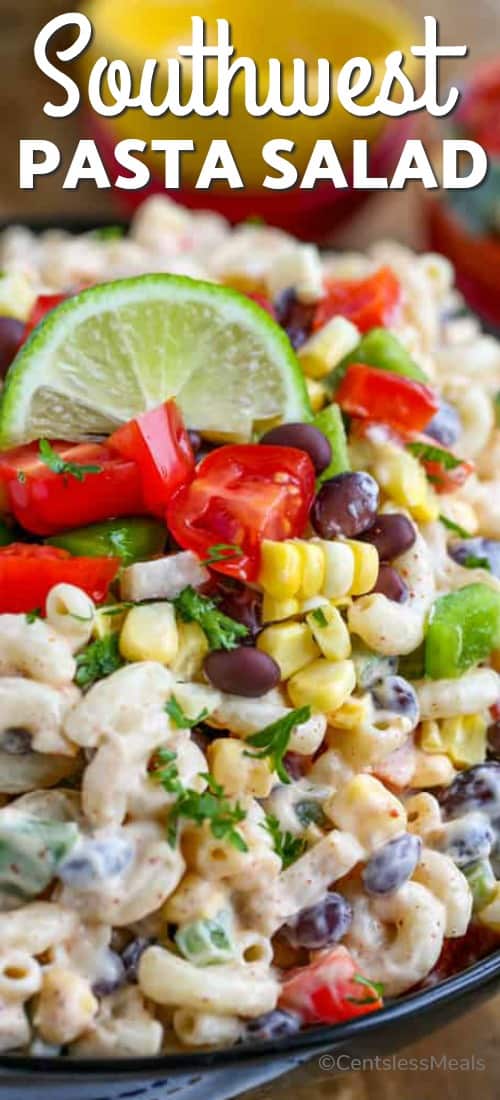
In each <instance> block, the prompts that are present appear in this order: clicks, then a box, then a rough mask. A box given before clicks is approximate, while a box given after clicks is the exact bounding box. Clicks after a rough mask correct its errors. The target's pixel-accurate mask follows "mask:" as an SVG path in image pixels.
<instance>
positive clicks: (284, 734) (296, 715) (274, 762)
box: [245, 707, 311, 783]
mask: <svg viewBox="0 0 500 1100" xmlns="http://www.w3.org/2000/svg"><path fill="white" fill-rule="evenodd" d="M310 717H311V708H310V707H298V708H297V709H296V710H291V711H290V712H289V713H288V714H284V715H283V717H282V718H278V719H277V720H276V722H271V724H270V725H269V726H265V728H264V729H263V730H260V731H259V733H254V734H252V736H251V737H247V738H246V742H247V745H253V747H254V748H256V749H260V750H261V752H246V753H245V756H253V757H255V759H256V760H263V759H264V758H265V757H266V756H268V757H269V761H270V764H271V766H272V769H273V771H275V772H276V774H277V775H278V776H279V778H280V779H281V782H282V783H290V776H289V775H288V772H287V770H286V768H285V765H284V763H283V757H284V755H285V753H286V751H287V748H288V742H289V741H290V737H291V736H292V733H293V730H294V729H295V726H299V725H300V724H301V723H302V722H307V721H308V719H309V718H310Z"/></svg>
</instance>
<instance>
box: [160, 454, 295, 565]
mask: <svg viewBox="0 0 500 1100" xmlns="http://www.w3.org/2000/svg"><path fill="white" fill-rule="evenodd" d="M314 484H315V474H314V467H313V464H312V462H311V459H310V458H309V455H307V454H305V452H304V451H299V450H296V449H295V447H272V446H266V445H262V446H261V445H257V444H246V445H242V446H238V445H235V446H229V447H219V448H218V449H217V450H216V451H213V452H212V453H211V454H209V455H207V456H206V458H204V459H203V460H202V461H201V462H200V463H199V465H198V466H197V468H196V474H195V477H194V479H193V481H192V482H191V484H190V485H187V486H185V487H184V488H183V489H179V490H178V491H177V492H176V493H175V494H174V496H173V497H172V499H171V501H170V503H169V506H168V509H167V525H168V527H169V529H170V531H171V533H172V535H173V536H174V538H175V539H176V540H177V542H178V543H179V545H180V546H182V547H184V549H186V550H193V551H194V552H195V553H196V554H198V555H199V556H200V558H206V557H207V556H208V552H209V550H210V548H211V547H212V546H214V545H216V544H218V543H226V544H228V543H231V544H235V545H236V546H238V547H239V548H240V549H241V550H242V551H243V553H242V554H241V555H240V556H239V557H236V558H235V559H234V560H233V561H229V560H226V561H224V562H222V561H221V562H217V563H214V565H213V568H214V569H217V570H219V571H220V572H221V573H226V574H228V575H229V576H232V577H239V578H240V579H241V580H255V579H256V577H257V574H258V570H259V559H260V545H261V542H262V540H263V539H276V540H280V539H287V538H294V537H295V536H297V535H300V534H302V532H303V530H304V527H305V525H306V523H307V517H308V515H309V509H310V507H311V504H312V501H313V497H314Z"/></svg>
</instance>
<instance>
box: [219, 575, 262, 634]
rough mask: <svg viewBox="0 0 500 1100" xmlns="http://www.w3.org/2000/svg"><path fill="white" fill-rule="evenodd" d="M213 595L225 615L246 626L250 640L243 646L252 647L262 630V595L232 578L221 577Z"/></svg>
mask: <svg viewBox="0 0 500 1100" xmlns="http://www.w3.org/2000/svg"><path fill="white" fill-rule="evenodd" d="M213 595H214V599H215V600H216V602H217V607H218V608H219V609H220V611H223V612H224V615H229V618H230V619H235V621H236V622H237V623H242V625H243V626H246V628H247V630H248V639H245V641H244V643H243V644H245V645H246V644H247V642H248V644H250V645H251V643H252V641H253V640H254V639H255V638H256V637H257V634H258V633H259V631H260V630H261V629H262V594H261V593H260V592H257V591H256V590H255V589H254V588H249V587H248V585H246V584H241V583H240V582H239V581H233V580H232V579H231V578H230V577H222V576H219V577H218V578H217V582H216V588H215V589H214V592H213Z"/></svg>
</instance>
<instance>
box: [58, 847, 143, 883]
mask: <svg viewBox="0 0 500 1100" xmlns="http://www.w3.org/2000/svg"><path fill="white" fill-rule="evenodd" d="M133 855H134V853H133V848H132V845H131V844H130V843H129V842H128V841H127V840H125V839H124V838H123V837H120V836H119V835H116V836H110V837H108V839H106V840H95V839H93V838H92V837H84V838H83V840H81V841H80V842H79V843H78V845H77V847H76V848H74V849H73V851H72V852H71V854H70V855H69V856H68V858H67V859H65V860H64V862H63V863H61V864H60V866H59V868H58V871H57V873H58V876H59V878H60V879H62V881H63V882H65V883H66V884H67V885H68V886H73V887H74V888H75V889H76V890H79V889H81V890H85V889H87V888H89V887H91V886H92V885H93V884H94V883H96V882H103V881H105V880H106V879H109V878H114V877H115V876H116V875H120V874H122V872H123V871H125V870H126V869H127V867H129V865H130V863H131V862H132V859H133Z"/></svg>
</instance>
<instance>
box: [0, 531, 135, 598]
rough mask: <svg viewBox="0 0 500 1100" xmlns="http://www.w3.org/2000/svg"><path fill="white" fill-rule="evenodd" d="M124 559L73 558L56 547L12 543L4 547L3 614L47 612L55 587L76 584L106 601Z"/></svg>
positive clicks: (0, 554) (0, 558) (0, 552)
mask: <svg viewBox="0 0 500 1100" xmlns="http://www.w3.org/2000/svg"><path fill="white" fill-rule="evenodd" d="M120 563H121V559H120V558H72V557H71V555H70V554H69V553H68V551H67V550H61V549H58V548H57V547H55V546H33V545H28V544H27V543H16V542H14V543H11V544H10V546H4V547H2V548H0V612H1V613H4V612H15V613H19V612H23V611H24V612H28V611H34V610H35V609H39V610H40V611H41V612H42V613H43V611H44V610H45V601H46V599H47V596H48V594H49V592H50V590H51V588H53V587H54V585H55V584H61V583H65V584H75V585H76V586H77V587H78V588H83V590H84V592H86V593H87V595H89V596H90V597H91V599H93V600H94V601H95V603H102V601H103V600H105V599H106V596H107V594H108V589H109V586H110V584H111V582H112V581H113V580H114V578H115V577H116V574H117V572H118V569H119V567H120Z"/></svg>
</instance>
